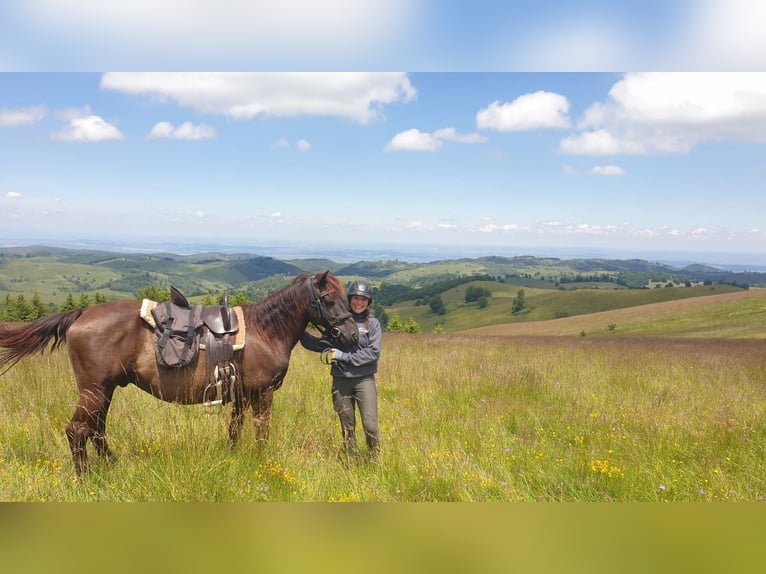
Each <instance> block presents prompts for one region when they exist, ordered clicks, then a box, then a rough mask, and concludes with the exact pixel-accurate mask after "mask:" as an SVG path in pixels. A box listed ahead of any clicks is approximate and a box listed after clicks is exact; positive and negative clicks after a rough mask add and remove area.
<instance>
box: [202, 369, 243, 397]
mask: <svg viewBox="0 0 766 574" xmlns="http://www.w3.org/2000/svg"><path fill="white" fill-rule="evenodd" d="M226 374H228V375H229V376H228V377H226ZM213 377H214V379H215V380H214V382H212V383H208V384H207V386H206V387H205V390H204V391H203V393H202V404H203V405H204V406H206V407H220V406H223V405H224V403H225V402H226V401H225V399H229V400H233V399H234V383H235V382H236V380H237V371H236V369H235V368H234V365H233V364H231V363H229V364H228V365H227V366H226V367H225V368H223V369H221V368H219V367H218V365H216V367H215V370H214V371H213ZM210 392H215V395H214V396H215V398H211V399H208V393H210ZM226 394H228V396H226Z"/></svg>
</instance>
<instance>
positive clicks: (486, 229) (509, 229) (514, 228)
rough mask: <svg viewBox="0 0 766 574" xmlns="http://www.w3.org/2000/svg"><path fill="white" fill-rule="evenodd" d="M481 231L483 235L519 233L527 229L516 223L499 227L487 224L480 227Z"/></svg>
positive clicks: (494, 224)
mask: <svg viewBox="0 0 766 574" xmlns="http://www.w3.org/2000/svg"><path fill="white" fill-rule="evenodd" d="M479 231H480V232H482V233H515V232H518V231H525V228H524V227H522V226H520V225H517V224H515V223H510V224H505V225H498V224H496V223H487V224H486V225H482V226H481V227H479Z"/></svg>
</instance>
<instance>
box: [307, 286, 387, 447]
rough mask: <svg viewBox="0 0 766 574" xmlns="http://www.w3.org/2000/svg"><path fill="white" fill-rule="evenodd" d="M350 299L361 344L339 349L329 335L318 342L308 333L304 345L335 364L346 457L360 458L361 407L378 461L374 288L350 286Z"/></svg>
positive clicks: (334, 386)
mask: <svg viewBox="0 0 766 574" xmlns="http://www.w3.org/2000/svg"><path fill="white" fill-rule="evenodd" d="M346 296H347V297H348V304H349V308H350V309H351V313H352V314H353V315H354V318H355V319H356V325H357V327H358V328H359V342H358V343H357V344H355V345H348V346H345V347H342V348H338V347H337V342H335V341H332V340H330V339H329V338H328V337H329V335H325V336H324V337H322V338H318V337H314V336H312V335H310V334H309V333H304V334H303V336H302V337H301V344H302V345H303V346H304V347H305V348H306V349H309V350H310V351H315V352H324V353H326V356H327V358H328V360H329V361H330V362H331V364H332V368H331V369H330V374H331V375H332V403H333V407H334V408H335V412H337V413H338V417H339V418H340V427H341V431H342V433H343V443H344V446H345V448H346V454H347V455H348V456H349V458H355V457H356V456H357V448H356V436H355V434H354V430H355V428H356V406H357V405H358V406H359V414H360V415H361V419H362V427H363V428H364V436H365V439H366V442H367V448H368V449H369V453H370V455H371V456H372V457H374V458H377V455H378V452H379V450H380V430H379V428H378V389H377V386H376V383H375V373H376V372H377V371H378V359H379V358H380V351H381V340H382V337H381V328H380V322H379V321H378V320H377V319H376V318H375V317H373V316H372V315H370V305H371V304H372V287H371V286H370V284H369V283H367V282H366V281H354V282H353V283H351V285H349V287H348V292H347V294H346Z"/></svg>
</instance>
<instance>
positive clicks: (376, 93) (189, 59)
mask: <svg viewBox="0 0 766 574" xmlns="http://www.w3.org/2000/svg"><path fill="white" fill-rule="evenodd" d="M636 4H638V6H636ZM470 5H471V6H472V7H473V8H472V9H471V10H468V9H466V3H462V2H458V1H448V2H440V3H438V5H437V3H435V2H430V1H417V0H416V1H403V0H387V1H385V2H383V1H378V0H357V1H355V2H350V1H349V0H326V1H322V2H312V3H306V2H302V1H298V0H283V1H282V2H279V3H272V2H267V1H265V0H261V1H253V2H239V1H236V0H232V1H230V2H223V3H221V2H218V3H213V4H211V3H209V2H204V1H202V0H185V1H184V2H180V0H176V1H163V2H152V3H148V2H137V1H131V2H127V1H126V2H123V1H121V0H117V1H115V2H111V3H109V6H110V10H105V9H104V7H103V3H102V2H96V1H94V0H77V1H74V0H56V1H55V2H54V1H53V0H27V1H26V2H23V3H5V4H3V6H2V7H0V38H1V40H0V70H1V71H0V148H1V149H2V150H3V151H2V154H0V243H2V244H6V245H8V244H24V243H26V242H27V241H28V240H29V239H31V238H34V239H40V238H42V239H45V238H50V239H51V241H53V240H64V239H72V238H81V239H99V240H111V239H115V240H120V239H122V240H127V239H131V240H132V241H144V242H146V243H151V242H159V241H163V240H164V241H174V242H178V243H183V242H186V241H188V242H192V241H195V242H202V241H206V240H210V241H216V242H219V243H230V244H259V243H264V242H270V243H279V242H285V243H286V242H299V243H305V244H306V245H320V244H324V243H328V244H329V243H335V244H345V245H350V246H358V247H359V248H365V247H369V246H375V245H388V244H390V245H399V246H405V245H423V246H425V245H442V246H463V247H469V246H470V247H472V248H474V249H475V251H476V252H477V253H486V254H495V253H502V254H507V253H509V252H519V253H532V254H535V252H538V253H539V252H542V251H546V252H547V253H550V252H556V250H559V251H560V252H561V253H564V252H569V251H567V250H570V251H571V250H572V249H578V248H583V249H591V250H593V249H601V250H604V251H607V250H609V251H610V252H614V253H624V254H626V255H628V254H631V255H633V254H641V253H645V254H650V253H651V254H655V253H663V252H668V253H670V252H673V253H687V252H688V253H692V254H700V258H702V259H705V258H706V259H708V260H712V259H715V258H716V257H717V254H730V253H744V254H750V255H751V256H752V257H753V258H756V257H757V258H759V260H761V259H762V260H764V261H766V222H765V221H764V218H763V216H762V214H763V213H764V212H765V210H764V207H765V206H764V203H766V199H764V198H763V196H764V194H763V193H762V188H763V185H762V182H763V181H765V180H766V179H765V178H764V176H765V175H766V156H765V155H764V151H765V150H766V147H764V143H765V140H766V130H765V129H764V127H766V125H765V124H766V74H764V73H762V72H760V71H759V70H761V69H766V67H765V66H764V64H766V35H764V34H762V33H761V26H760V25H759V22H763V21H764V18H763V17H764V16H766V4H764V3H761V2H757V1H755V0H725V1H721V0H699V1H695V2H691V1H683V0H681V1H676V2H673V1H653V0H649V1H647V2H641V3H632V2H629V3H614V2H606V1H604V0H590V1H583V2H562V1H555V0H540V1H538V2H534V3H530V2H475V3H470ZM437 6H438V8H437ZM307 54H308V56H307ZM109 69H118V70H128V71H125V72H105V71H104V70H109ZM200 69H202V70H218V72H199V71H197V70H200ZM397 69H398V70H422V71H415V72H391V71H390V70H397ZM73 70H74V71H73ZM129 70H136V71H134V72H131V71H129ZM164 70H174V71H173V72H165V71H164ZM240 70H258V72H252V73H243V72H241V71H240ZM359 70H367V71H365V72H359ZM602 70H654V71H653V72H651V73H638V72H623V71H619V72H611V71H610V72H604V71H602Z"/></svg>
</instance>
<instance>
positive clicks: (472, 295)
mask: <svg viewBox="0 0 766 574" xmlns="http://www.w3.org/2000/svg"><path fill="white" fill-rule="evenodd" d="M482 297H484V298H485V299H489V298H490V297H492V292H491V291H490V290H489V289H484V288H483V287H477V286H476V285H471V286H469V287H468V288H467V289H466V290H465V298H464V299H465V302H466V303H474V302H476V301H478V300H479V299H481V298H482Z"/></svg>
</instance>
